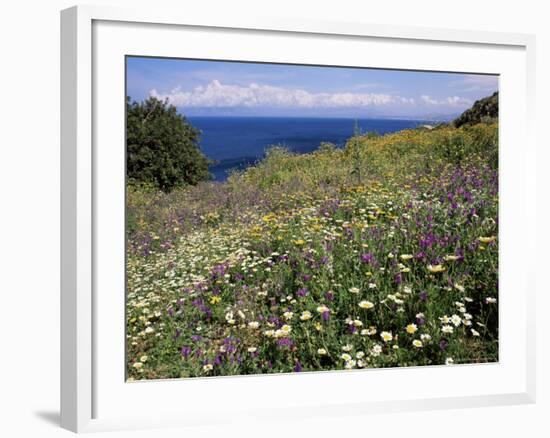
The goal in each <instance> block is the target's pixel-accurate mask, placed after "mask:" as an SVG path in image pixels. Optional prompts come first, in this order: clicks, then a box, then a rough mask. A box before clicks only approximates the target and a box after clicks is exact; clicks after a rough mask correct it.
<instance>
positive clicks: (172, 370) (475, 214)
mask: <svg viewBox="0 0 550 438" xmlns="http://www.w3.org/2000/svg"><path fill="white" fill-rule="evenodd" d="M498 192H499V191H498V124H496V123H488V124H486V123H480V124H477V125H473V126H466V125H465V126H461V127H460V128H456V127H453V126H452V125H450V124H449V125H442V126H439V127H436V128H435V129H426V128H422V127H420V128H416V129H409V130H404V131H400V132H397V133H392V134H386V135H382V136H380V135H376V134H372V133H367V134H362V133H360V132H357V133H356V134H355V135H354V136H353V137H352V138H350V139H349V140H348V141H347V143H346V145H345V147H335V146H334V145H332V144H328V143H324V144H322V145H321V146H320V147H319V148H318V149H317V150H316V151H314V152H311V153H308V154H294V153H291V152H290V151H289V150H287V149H285V148H283V147H273V148H270V149H269V150H268V151H267V153H266V157H265V158H264V159H263V160H261V161H259V162H257V163H256V164H255V165H254V166H251V167H249V168H247V169H246V170H243V171H239V172H234V173H233V174H232V175H231V176H230V177H229V178H228V179H227V181H224V182H200V183H198V184H197V185H194V186H186V187H181V188H176V189H175V190H172V191H170V192H163V191H160V190H158V189H156V188H154V187H152V186H149V185H147V184H138V183H134V182H131V181H130V182H129V183H128V186H127V267H126V270H127V285H126V286H127V288H126V293H127V308H126V312H127V314H126V327H127V332H126V336H127V375H128V379H129V380H141V379H166V378H185V377H208V376H226V375H244V374H267V373H292V372H308V371H328V370H348V369H362V368H384V367H407V366H423V365H452V364H472V363H486V362H495V361H498V350H499V348H498V210H499V206H498V205H499V204H498Z"/></svg>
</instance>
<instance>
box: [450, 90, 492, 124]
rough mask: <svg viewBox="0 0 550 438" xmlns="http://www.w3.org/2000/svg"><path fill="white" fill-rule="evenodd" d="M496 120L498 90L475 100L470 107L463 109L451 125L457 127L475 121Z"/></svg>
mask: <svg viewBox="0 0 550 438" xmlns="http://www.w3.org/2000/svg"><path fill="white" fill-rule="evenodd" d="M497 120H498V91H497V92H495V93H493V94H492V95H491V96H488V97H484V98H483V99H480V100H477V101H476V102H475V103H474V105H473V106H472V108H469V109H467V110H466V111H464V112H463V113H462V114H461V115H460V116H459V117H458V118H457V119H455V120H454V121H453V125H454V126H455V127H457V128H459V127H461V126H463V125H475V124H477V123H494V122H495V121H497Z"/></svg>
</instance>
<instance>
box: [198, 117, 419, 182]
mask: <svg viewBox="0 0 550 438" xmlns="http://www.w3.org/2000/svg"><path fill="white" fill-rule="evenodd" d="M188 120H189V122H190V123H191V124H192V125H193V126H195V127H196V128H198V129H199V130H200V131H201V139H200V145H201V150H202V152H203V153H204V154H205V155H206V156H207V157H208V158H210V159H212V160H215V161H216V164H213V165H212V166H211V167H210V172H211V173H212V174H213V175H214V179H215V180H216V181H224V180H225V179H226V178H227V176H228V173H229V171H231V170H233V169H244V168H246V167H248V166H250V165H252V164H254V163H255V162H257V161H258V160H260V159H261V158H262V157H263V156H264V154H265V150H266V149H268V148H269V147H270V146H285V147H287V148H288V149H289V150H291V151H293V152H297V153H307V152H311V151H314V150H315V149H317V148H318V147H319V145H320V144H321V143H322V142H330V143H333V144H335V145H336V146H338V147H342V146H344V145H345V143H346V140H348V139H349V138H350V137H351V136H353V134H354V130H355V125H356V123H357V125H358V127H359V129H360V131H361V132H363V133H365V132H372V131H375V132H377V133H378V134H386V133H389V132H396V131H401V130H402V129H408V128H414V127H417V126H419V125H422V124H425V123H429V122H426V121H421V120H395V119H345V118H298V117H188Z"/></svg>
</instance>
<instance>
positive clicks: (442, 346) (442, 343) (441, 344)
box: [439, 339, 449, 351]
mask: <svg viewBox="0 0 550 438" xmlns="http://www.w3.org/2000/svg"><path fill="white" fill-rule="evenodd" d="M447 345H449V343H448V342H447V341H446V340H445V339H441V341H439V349H440V350H441V351H443V350H445V348H447Z"/></svg>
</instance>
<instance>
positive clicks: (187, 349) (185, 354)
mask: <svg viewBox="0 0 550 438" xmlns="http://www.w3.org/2000/svg"><path fill="white" fill-rule="evenodd" d="M190 354H191V347H189V346H187V345H184V346H183V347H181V355H182V356H183V357H184V358H185V359H187V357H188V356H189V355H190Z"/></svg>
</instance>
